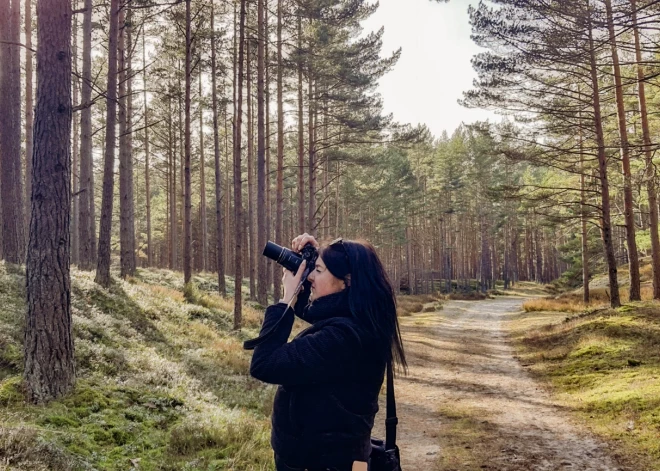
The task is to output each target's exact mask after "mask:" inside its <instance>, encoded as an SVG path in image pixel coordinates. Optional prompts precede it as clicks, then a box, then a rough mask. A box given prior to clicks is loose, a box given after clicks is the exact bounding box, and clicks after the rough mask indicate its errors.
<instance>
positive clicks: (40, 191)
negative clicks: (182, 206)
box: [24, 0, 75, 403]
mask: <svg viewBox="0 0 660 471" xmlns="http://www.w3.org/2000/svg"><path fill="white" fill-rule="evenodd" d="M71 14H72V13H71V3H70V2H69V1H68V0H39V2H38V3H37V18H38V20H37V21H38V23H37V32H38V38H37V40H38V43H37V44H38V46H37V48H38V49H37V107H36V113H35V123H34V124H35V127H34V137H35V140H34V141H35V142H34V154H33V156H32V194H31V201H32V203H31V206H32V211H31V218H30V237H29V243H28V250H27V261H26V278H27V305H28V310H27V317H26V324H25V346H24V353H25V356H24V367H25V369H24V377H25V383H26V385H27V393H28V397H29V399H30V400H31V401H33V402H37V403H42V402H46V401H49V400H51V399H55V398H58V397H61V396H63V395H65V394H66V393H68V392H69V391H70V390H71V389H72V388H73V386H74V383H75V369H74V354H73V328H72V322H71V278H70V266H69V242H70V228H69V222H70V216H71V144H70V138H71V119H72V104H71Z"/></svg>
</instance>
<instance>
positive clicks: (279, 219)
mask: <svg viewBox="0 0 660 471" xmlns="http://www.w3.org/2000/svg"><path fill="white" fill-rule="evenodd" d="M282 2H283V0H277V190H276V191H277V196H276V199H277V203H276V204H277V210H276V211H275V243H277V244H278V245H282V243H283V241H282V236H283V234H282V224H283V211H284V98H283V90H282V86H283V82H284V81H283V72H284V70H283V64H282V13H283V12H282ZM279 274H280V269H279V267H278V265H276V264H273V300H274V302H277V301H278V300H279V299H280V296H281V295H282V280H281V276H278V275H279Z"/></svg>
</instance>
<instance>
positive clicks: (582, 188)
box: [578, 114, 589, 304]
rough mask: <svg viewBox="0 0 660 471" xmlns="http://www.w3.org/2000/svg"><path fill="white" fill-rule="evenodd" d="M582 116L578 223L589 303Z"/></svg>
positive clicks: (586, 294)
mask: <svg viewBox="0 0 660 471" xmlns="http://www.w3.org/2000/svg"><path fill="white" fill-rule="evenodd" d="M581 118H582V116H581V114H580V128H579V131H578V132H579V139H580V225H581V233H582V286H583V290H582V300H583V301H584V303H585V304H588V303H589V245H588V238H587V211H588V209H587V197H586V193H585V192H586V182H585V179H586V176H585V174H584V139H583V136H582V125H581V123H582V119H581Z"/></svg>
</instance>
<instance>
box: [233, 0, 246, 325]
mask: <svg viewBox="0 0 660 471" xmlns="http://www.w3.org/2000/svg"><path fill="white" fill-rule="evenodd" d="M246 1H247V0H241V16H240V23H239V40H238V71H237V82H238V85H237V87H236V99H237V104H236V115H235V116H234V123H235V124H234V225H235V244H236V252H235V261H234V264H235V267H234V272H235V275H234V329H240V328H241V325H242V323H243V317H242V314H243V309H242V308H243V298H242V296H241V286H242V281H243V268H242V264H243V251H242V248H243V247H242V246H243V239H242V238H243V218H242V205H243V201H242V200H243V198H242V195H241V193H242V188H241V187H242V184H241V124H242V121H243V118H242V114H243V61H244V58H243V55H244V47H245V4H246Z"/></svg>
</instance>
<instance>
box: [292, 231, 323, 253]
mask: <svg viewBox="0 0 660 471" xmlns="http://www.w3.org/2000/svg"><path fill="white" fill-rule="evenodd" d="M307 244H312V245H313V246H314V247H316V248H317V249H318V248H319V243H318V242H317V241H316V239H315V238H314V236H311V235H309V234H308V233H307V232H305V233H304V234H302V235H299V236H298V237H296V238H295V239H293V240H292V241H291V249H292V250H293V251H294V252H300V251H301V250H302V249H303V247H304V246H306V245H307Z"/></svg>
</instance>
